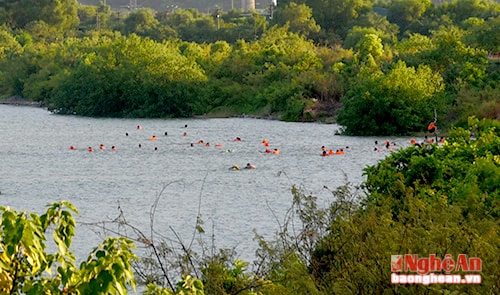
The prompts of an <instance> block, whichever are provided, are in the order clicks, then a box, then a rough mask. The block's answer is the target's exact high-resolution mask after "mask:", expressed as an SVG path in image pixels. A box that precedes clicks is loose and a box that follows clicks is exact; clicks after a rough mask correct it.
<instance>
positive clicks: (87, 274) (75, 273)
mask: <svg viewBox="0 0 500 295" xmlns="http://www.w3.org/2000/svg"><path fill="white" fill-rule="evenodd" d="M72 213H77V210H76V208H75V207H74V206H73V205H72V204H70V203H68V202H66V201H61V202H58V203H53V204H51V205H49V207H48V209H47V211H46V213H44V214H42V215H37V214H35V213H28V212H17V211H15V210H13V209H11V208H9V207H1V208H0V214H1V227H0V237H1V240H0V252H1V253H0V291H1V292H2V293H8V294H41V293H44V294H61V293H70V294H88V293H93V294H127V290H128V288H132V289H135V282H134V275H133V271H132V264H131V263H132V261H133V260H134V259H136V256H135V255H134V254H133V253H132V250H131V249H132V248H133V247H134V246H133V244H132V242H131V241H130V240H128V239H125V238H107V239H106V240H105V241H104V242H103V243H102V244H100V245H99V246H97V247H96V248H95V249H94V250H93V251H92V252H91V253H90V255H89V257H88V258H87V259H86V260H85V261H84V262H82V263H81V265H80V266H79V267H77V266H76V264H75V260H76V258H75V256H74V255H73V254H72V252H71V251H70V247H71V242H72V239H73V236H74V230H75V220H74V218H73V216H72ZM50 234H52V241H51V242H53V243H54V245H55V246H56V247H57V250H56V252H53V253H49V252H47V238H48V235H50Z"/></svg>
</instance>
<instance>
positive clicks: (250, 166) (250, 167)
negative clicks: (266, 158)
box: [245, 163, 257, 169]
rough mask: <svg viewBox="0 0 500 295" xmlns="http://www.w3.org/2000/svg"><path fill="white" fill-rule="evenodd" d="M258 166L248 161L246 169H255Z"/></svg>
mask: <svg viewBox="0 0 500 295" xmlns="http://www.w3.org/2000/svg"><path fill="white" fill-rule="evenodd" d="M255 168H257V167H256V166H255V165H252V164H250V163H247V165H246V166H245V169H255Z"/></svg>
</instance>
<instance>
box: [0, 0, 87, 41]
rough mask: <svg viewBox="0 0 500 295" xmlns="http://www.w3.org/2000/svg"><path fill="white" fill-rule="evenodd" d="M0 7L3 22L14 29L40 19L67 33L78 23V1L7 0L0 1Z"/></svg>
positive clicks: (60, 31)
mask: <svg viewBox="0 0 500 295" xmlns="http://www.w3.org/2000/svg"><path fill="white" fill-rule="evenodd" d="M0 9H2V10H3V11H4V13H3V17H4V20H3V22H4V23H6V24H7V25H9V26H10V27H12V28H15V29H18V28H25V27H26V26H27V25H28V24H29V23H31V22H36V21H40V22H44V23H46V24H47V25H49V26H50V27H54V28H57V30H58V32H59V33H64V32H66V33H67V32H69V31H71V30H72V29H74V28H75V27H76V26H77V25H78V15H77V10H78V3H77V2H76V1H73V0H42V1H35V0H20V1H17V0H7V1H2V2H0Z"/></svg>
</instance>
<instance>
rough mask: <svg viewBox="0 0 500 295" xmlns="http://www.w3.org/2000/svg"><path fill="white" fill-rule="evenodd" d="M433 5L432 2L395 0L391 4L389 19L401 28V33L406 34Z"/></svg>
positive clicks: (428, 0)
mask: <svg viewBox="0 0 500 295" xmlns="http://www.w3.org/2000/svg"><path fill="white" fill-rule="evenodd" d="M431 5H432V2H431V0H425V1H421V0H409V1H406V0H393V1H391V2H390V5H389V9H388V13H387V19H388V20H389V21H390V22H391V23H394V24H397V25H398V26H399V28H400V33H401V34H404V33H406V30H407V29H408V27H409V26H410V24H411V23H413V22H417V21H419V20H420V19H421V18H422V16H423V15H424V13H425V12H426V11H427V9H429V8H430V7H431Z"/></svg>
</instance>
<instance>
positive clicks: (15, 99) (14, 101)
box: [0, 96, 43, 107]
mask: <svg viewBox="0 0 500 295" xmlns="http://www.w3.org/2000/svg"><path fill="white" fill-rule="evenodd" d="M0 104H7V105H17V106H30V107H43V103H41V102H39V101H31V100H27V99H24V98H22V97H20V96H11V97H7V98H2V99H0Z"/></svg>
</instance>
